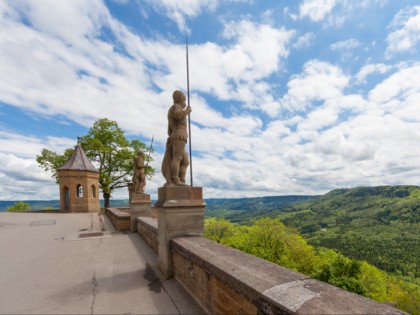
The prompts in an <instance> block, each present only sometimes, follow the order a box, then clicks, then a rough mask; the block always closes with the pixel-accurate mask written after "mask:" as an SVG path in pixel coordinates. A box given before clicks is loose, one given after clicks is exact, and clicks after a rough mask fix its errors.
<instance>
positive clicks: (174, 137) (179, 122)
mask: <svg viewBox="0 0 420 315" xmlns="http://www.w3.org/2000/svg"><path fill="white" fill-rule="evenodd" d="M172 98H173V101H174V104H173V105H172V106H171V107H170V108H169V110H168V116H167V117H168V140H167V142H166V150H165V155H164V157H163V161H162V174H163V177H165V179H166V183H165V186H174V185H175V186H186V185H187V184H186V183H185V175H186V173H187V168H188V165H189V161H188V154H187V152H186V151H185V145H186V144H187V138H188V133H187V116H188V114H189V113H191V107H190V106H187V104H186V103H185V101H186V98H185V95H184V93H182V92H181V91H179V90H177V91H175V92H174V93H173V95H172Z"/></svg>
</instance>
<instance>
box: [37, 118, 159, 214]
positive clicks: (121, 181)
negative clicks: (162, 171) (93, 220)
mask: <svg viewBox="0 0 420 315" xmlns="http://www.w3.org/2000/svg"><path fill="white" fill-rule="evenodd" d="M80 145H81V146H82V148H83V150H84V151H85V153H86V155H87V156H88V157H89V159H90V160H91V161H92V162H93V164H94V165H95V166H96V167H97V168H98V170H99V187H100V189H101V190H102V193H103V197H104V206H105V207H109V200H110V198H111V194H112V192H113V191H114V190H116V189H118V188H122V187H126V186H127V185H128V183H130V182H131V180H132V176H133V159H134V158H135V156H136V152H137V151H139V150H141V151H143V152H145V153H146V161H147V162H149V161H151V160H152V158H151V156H149V155H148V153H149V152H148V150H149V148H147V147H146V145H145V144H144V143H143V142H141V141H140V140H137V139H135V140H128V139H127V138H126V137H125V135H124V131H123V130H122V129H121V128H120V127H119V126H118V124H117V122H115V121H113V120H109V119H106V118H101V119H98V120H97V121H96V122H95V123H94V124H93V126H92V127H91V128H90V129H89V131H88V133H87V135H85V136H83V137H80ZM72 153H73V149H67V150H66V151H65V153H64V154H63V155H59V154H57V153H55V152H52V151H50V150H48V149H43V150H42V152H41V155H39V156H37V162H38V163H39V165H40V166H41V167H43V168H44V169H45V170H46V171H51V172H52V174H53V177H54V178H55V179H56V180H58V177H57V171H56V169H57V168H58V167H59V166H61V165H63V164H64V163H65V162H66V161H67V160H68V158H69V157H70V156H71V154H72ZM145 171H146V176H147V177H148V178H149V179H150V178H151V177H152V176H153V175H154V169H153V168H152V167H151V166H150V165H147V166H146V170H145Z"/></svg>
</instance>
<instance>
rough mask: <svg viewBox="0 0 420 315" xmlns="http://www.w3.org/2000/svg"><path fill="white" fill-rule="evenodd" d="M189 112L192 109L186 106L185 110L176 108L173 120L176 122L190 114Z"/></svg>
mask: <svg viewBox="0 0 420 315" xmlns="http://www.w3.org/2000/svg"><path fill="white" fill-rule="evenodd" d="M191 111H192V109H191V107H190V106H187V107H186V108H185V109H182V108H181V107H180V106H176V107H175V108H174V111H173V114H174V118H175V119H176V120H181V119H184V118H185V117H187V116H188V114H189V113H191Z"/></svg>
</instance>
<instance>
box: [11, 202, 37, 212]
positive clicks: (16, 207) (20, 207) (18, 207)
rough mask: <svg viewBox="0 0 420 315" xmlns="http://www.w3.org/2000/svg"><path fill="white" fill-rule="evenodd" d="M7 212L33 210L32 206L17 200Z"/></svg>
mask: <svg viewBox="0 0 420 315" xmlns="http://www.w3.org/2000/svg"><path fill="white" fill-rule="evenodd" d="M6 211H7V212H26V211H31V206H30V205H29V204H27V203H25V202H23V201H18V202H16V203H15V204H14V205H13V206H10V207H9V208H7V209H6Z"/></svg>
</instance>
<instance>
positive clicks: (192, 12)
mask: <svg viewBox="0 0 420 315" xmlns="http://www.w3.org/2000/svg"><path fill="white" fill-rule="evenodd" d="M248 1H249V0H226V1H221V0H189V1H185V0H160V1H155V0H146V2H147V3H148V4H149V5H151V6H152V7H153V8H155V9H156V10H157V11H159V12H164V13H165V14H166V15H167V16H168V17H169V18H170V19H172V20H173V21H174V22H175V23H176V24H177V26H178V28H179V29H180V30H181V31H183V32H185V31H187V32H190V30H189V29H188V25H187V24H188V23H187V19H189V18H194V17H196V16H198V15H200V14H201V13H202V12H203V11H204V10H209V11H213V10H215V9H216V8H217V7H218V6H219V5H220V4H222V3H226V2H248Z"/></svg>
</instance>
